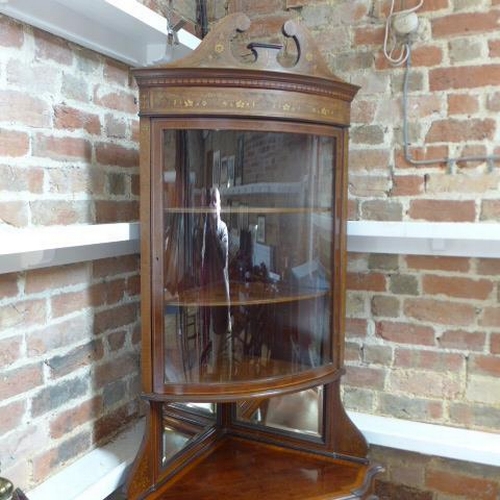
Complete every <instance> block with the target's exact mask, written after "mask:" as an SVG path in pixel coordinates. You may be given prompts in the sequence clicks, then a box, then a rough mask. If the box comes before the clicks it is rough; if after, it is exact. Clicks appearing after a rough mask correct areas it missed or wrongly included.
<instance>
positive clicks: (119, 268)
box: [92, 255, 139, 278]
mask: <svg viewBox="0 0 500 500" xmlns="http://www.w3.org/2000/svg"><path fill="white" fill-rule="evenodd" d="M138 269H139V258H138V256H137V255H126V256H123V257H110V258H108V259H100V260H95V261H94V262H93V263H92V273H93V276H94V278H104V277H106V276H113V275H121V274H130V273H136V272H137V271H138Z"/></svg>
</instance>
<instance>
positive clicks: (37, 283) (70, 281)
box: [25, 262, 90, 293]
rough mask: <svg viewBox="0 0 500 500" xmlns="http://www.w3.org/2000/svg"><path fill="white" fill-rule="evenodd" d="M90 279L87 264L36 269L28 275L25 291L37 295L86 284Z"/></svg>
mask: <svg viewBox="0 0 500 500" xmlns="http://www.w3.org/2000/svg"><path fill="white" fill-rule="evenodd" d="M89 277H90V266H89V264H88V263H87V262H83V263H77V264H68V265H65V266H57V267H46V268H42V269H35V270H32V271H28V272H27V273H26V284H25V291H26V293H37V292H42V291H44V290H50V289H56V288H64V287H67V286H72V285H77V284H81V283H86V282H87V281H88V279H89Z"/></svg>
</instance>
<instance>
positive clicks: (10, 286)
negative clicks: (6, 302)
mask: <svg viewBox="0 0 500 500" xmlns="http://www.w3.org/2000/svg"><path fill="white" fill-rule="evenodd" d="M18 276H19V275H18V274H17V273H8V274H0V299H6V298H8V297H15V296H16V295H17V294H18V293H19V287H18V284H17V278H18Z"/></svg>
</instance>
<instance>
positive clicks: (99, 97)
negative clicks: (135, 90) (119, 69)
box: [94, 86, 138, 114]
mask: <svg viewBox="0 0 500 500" xmlns="http://www.w3.org/2000/svg"><path fill="white" fill-rule="evenodd" d="M94 103H95V104H96V105H98V106H102V107H103V108H110V109H115V110H117V111H123V112H127V113H132V114H137V112H138V105H137V103H136V100H135V96H134V95H132V94H130V93H128V92H123V91H120V92H106V90H102V89H101V87H100V86H98V87H97V88H96V89H95V91H94Z"/></svg>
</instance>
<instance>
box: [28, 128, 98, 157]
mask: <svg viewBox="0 0 500 500" xmlns="http://www.w3.org/2000/svg"><path fill="white" fill-rule="evenodd" d="M33 155H34V156H41V157H48V158H52V159H54V160H66V161H69V160H75V159H77V160H78V159H79V160H82V161H86V162H90V160H91V157H92V148H91V145H90V142H89V141H88V140H86V139H81V138H78V137H55V136H47V135H43V134H37V135H36V136H35V139H34V145H33Z"/></svg>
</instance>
